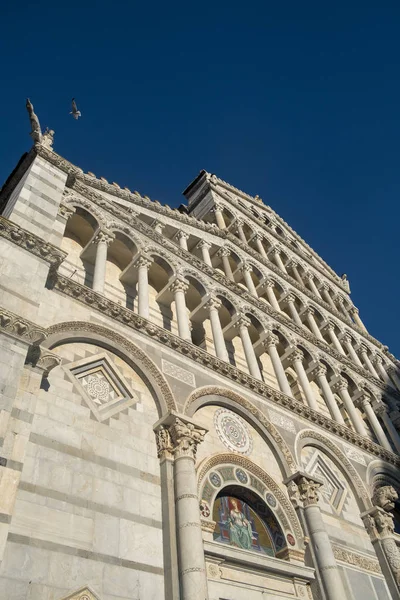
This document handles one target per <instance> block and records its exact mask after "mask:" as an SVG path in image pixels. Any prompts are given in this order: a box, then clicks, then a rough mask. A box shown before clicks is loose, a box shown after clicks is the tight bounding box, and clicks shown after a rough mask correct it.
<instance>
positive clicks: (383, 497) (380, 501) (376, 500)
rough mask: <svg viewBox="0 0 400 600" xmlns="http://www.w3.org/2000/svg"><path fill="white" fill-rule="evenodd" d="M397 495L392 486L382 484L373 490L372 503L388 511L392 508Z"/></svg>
mask: <svg viewBox="0 0 400 600" xmlns="http://www.w3.org/2000/svg"><path fill="white" fill-rule="evenodd" d="M398 497H399V496H398V493H397V492H396V490H395V489H394V487H393V486H391V485H383V486H381V487H379V488H377V489H376V490H375V492H374V494H373V496H372V503H373V504H375V506H379V508H383V510H385V511H386V512H388V511H390V510H393V509H394V506H395V504H394V503H395V502H396V500H397V498H398Z"/></svg>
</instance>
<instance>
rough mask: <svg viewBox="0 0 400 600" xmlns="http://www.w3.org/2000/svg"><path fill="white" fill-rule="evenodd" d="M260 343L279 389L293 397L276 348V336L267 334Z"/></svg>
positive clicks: (277, 341)
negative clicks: (267, 356)
mask: <svg viewBox="0 0 400 600" xmlns="http://www.w3.org/2000/svg"><path fill="white" fill-rule="evenodd" d="M262 343H263V346H264V348H265V349H266V351H267V352H268V354H269V357H270V359H271V363H272V367H273V369H274V373H275V377H276V379H277V381H278V385H279V389H280V390H281V392H283V393H284V394H286V395H287V396H292V397H293V394H292V390H291V389H290V385H289V382H288V380H287V377H286V373H285V369H284V368H283V365H282V361H281V359H280V356H279V354H278V350H277V348H276V347H277V345H278V343H279V339H278V336H276V335H274V334H273V333H271V332H267V333H266V334H265V336H264V337H263V339H262Z"/></svg>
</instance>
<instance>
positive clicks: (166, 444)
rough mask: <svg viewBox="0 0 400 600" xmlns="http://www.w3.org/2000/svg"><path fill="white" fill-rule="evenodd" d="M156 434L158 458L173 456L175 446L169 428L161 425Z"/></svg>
mask: <svg viewBox="0 0 400 600" xmlns="http://www.w3.org/2000/svg"><path fill="white" fill-rule="evenodd" d="M155 434H156V444H157V456H158V458H172V456H173V450H174V447H173V444H172V440H171V435H170V433H169V430H168V428H167V427H165V425H161V426H160V428H159V429H158V431H156V432H155Z"/></svg>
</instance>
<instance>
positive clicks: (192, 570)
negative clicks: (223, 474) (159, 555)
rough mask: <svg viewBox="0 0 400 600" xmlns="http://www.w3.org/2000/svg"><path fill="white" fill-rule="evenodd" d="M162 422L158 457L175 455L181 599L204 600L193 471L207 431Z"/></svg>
mask: <svg viewBox="0 0 400 600" xmlns="http://www.w3.org/2000/svg"><path fill="white" fill-rule="evenodd" d="M164 422H165V425H164V429H163V430H162V431H163V433H162V439H161V440H160V439H158V440H157V445H158V452H159V454H160V452H162V451H164V452H165V451H167V452H168V453H170V454H173V456H174V482H175V513H176V533H177V541H178V544H177V546H178V563H179V583H180V591H181V594H180V599H181V600H207V598H208V591H207V575H206V570H205V561H204V547H203V539H202V533H201V518H200V510H199V498H198V495H197V477H196V468H195V461H196V452H197V446H198V444H199V443H201V442H202V441H203V439H204V436H205V434H206V431H205V430H204V429H200V428H199V427H198V426H197V425H195V424H194V423H191V422H190V421H188V420H186V419H185V417H182V418H179V417H177V416H175V415H167V417H166V418H165V419H164ZM168 425H169V427H168ZM167 427H168V428H167ZM159 435H160V434H159ZM163 448H166V450H163ZM174 600H175V599H174Z"/></svg>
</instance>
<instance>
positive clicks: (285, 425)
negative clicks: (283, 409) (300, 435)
mask: <svg viewBox="0 0 400 600" xmlns="http://www.w3.org/2000/svg"><path fill="white" fill-rule="evenodd" d="M268 414H269V418H270V420H271V423H273V424H274V425H277V426H278V427H281V428H282V429H284V430H285V431H290V432H291V433H296V428H295V426H294V423H293V421H292V419H289V417H286V416H285V415H282V414H281V413H277V412H275V411H273V410H269V411H268Z"/></svg>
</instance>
